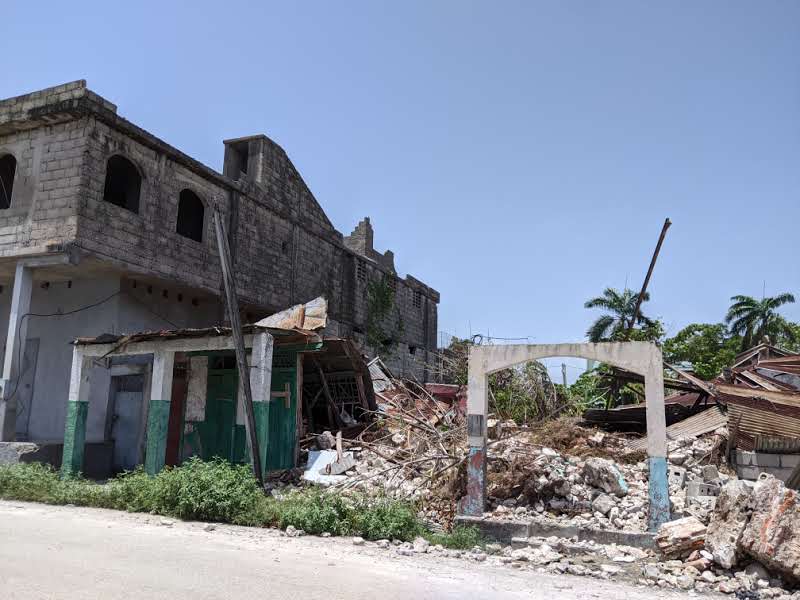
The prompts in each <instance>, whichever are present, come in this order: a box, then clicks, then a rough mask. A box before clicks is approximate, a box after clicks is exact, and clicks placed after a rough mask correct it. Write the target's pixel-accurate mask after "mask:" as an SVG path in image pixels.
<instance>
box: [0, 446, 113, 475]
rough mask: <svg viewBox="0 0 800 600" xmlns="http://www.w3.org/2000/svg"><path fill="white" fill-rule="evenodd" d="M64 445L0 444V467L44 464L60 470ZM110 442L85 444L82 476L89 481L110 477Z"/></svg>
mask: <svg viewBox="0 0 800 600" xmlns="http://www.w3.org/2000/svg"><path fill="white" fill-rule="evenodd" d="M63 450H64V444H60V443H54V444H35V443H33V442H0V465H13V464H19V463H33V462H38V463H44V464H48V465H51V466H52V467H53V468H55V469H59V468H61V455H62V453H63ZM113 453H114V444H113V443H112V442H95V443H87V444H86V449H85V454H84V465H83V468H84V475H85V476H86V477H88V478H90V479H107V478H108V477H110V476H111V464H112V463H111V460H112V457H113Z"/></svg>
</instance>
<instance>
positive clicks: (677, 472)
mask: <svg viewBox="0 0 800 600" xmlns="http://www.w3.org/2000/svg"><path fill="white" fill-rule="evenodd" d="M667 477H668V480H669V485H670V487H673V486H675V487H679V488H682V487H683V485H684V484H685V483H686V469H684V468H683V467H678V466H675V465H669V470H668V471H667Z"/></svg>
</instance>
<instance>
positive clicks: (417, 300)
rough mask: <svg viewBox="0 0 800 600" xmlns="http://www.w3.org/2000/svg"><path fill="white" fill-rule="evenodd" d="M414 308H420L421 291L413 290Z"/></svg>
mask: <svg viewBox="0 0 800 600" xmlns="http://www.w3.org/2000/svg"><path fill="white" fill-rule="evenodd" d="M414 308H422V292H420V291H419V290H414Z"/></svg>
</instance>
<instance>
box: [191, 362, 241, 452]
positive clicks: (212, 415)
mask: <svg viewBox="0 0 800 600" xmlns="http://www.w3.org/2000/svg"><path fill="white" fill-rule="evenodd" d="M235 425H236V372H235V371H234V372H231V373H224V374H217V373H209V375H208V395H207V396H206V419H205V421H203V422H202V423H197V425H196V428H197V431H198V433H199V434H200V446H201V458H202V459H203V460H208V459H210V458H213V457H215V456H218V457H220V458H224V459H226V460H232V459H233V437H234V427H235Z"/></svg>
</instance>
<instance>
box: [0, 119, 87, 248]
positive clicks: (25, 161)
mask: <svg viewBox="0 0 800 600" xmlns="http://www.w3.org/2000/svg"><path fill="white" fill-rule="evenodd" d="M84 130H85V123H84V122H81V121H71V122H66V123H59V124H56V125H52V126H49V127H42V128H37V129H30V130H26V131H17V132H14V133H10V134H6V135H0V155H5V154H11V155H12V156H14V158H15V159H16V162H17V169H16V173H15V177H14V186H13V191H12V193H11V206H10V207H9V208H7V209H4V210H0V256H12V255H16V254H21V253H35V252H45V251H47V249H48V248H49V247H50V248H52V247H54V246H57V245H64V244H68V243H70V242H73V241H74V240H75V237H76V232H77V220H78V219H77V212H78V211H77V206H78V203H79V199H80V192H81V185H80V184H81V177H80V166H81V160H82V155H83V152H84V150H85V145H86V138H85V131H84Z"/></svg>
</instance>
